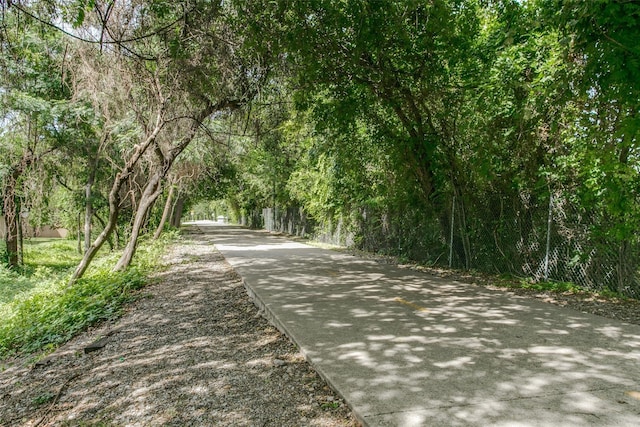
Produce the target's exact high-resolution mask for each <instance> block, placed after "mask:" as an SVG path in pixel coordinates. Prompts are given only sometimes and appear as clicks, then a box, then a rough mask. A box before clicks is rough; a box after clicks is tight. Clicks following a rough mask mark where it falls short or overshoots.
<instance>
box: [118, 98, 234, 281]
mask: <svg viewBox="0 0 640 427" xmlns="http://www.w3.org/2000/svg"><path fill="white" fill-rule="evenodd" d="M237 107H238V104H237V103H236V102H234V101H223V102H220V103H219V104H215V105H214V104H209V103H208V104H206V105H205V106H204V107H203V109H202V110H201V111H200V112H199V114H198V115H197V116H196V117H193V118H192V122H191V126H190V127H189V131H188V132H187V133H186V134H185V135H184V136H183V137H182V139H180V141H178V143H176V144H175V145H174V146H172V147H171V148H170V149H169V150H168V151H167V152H164V151H163V150H162V149H161V148H160V146H158V145H156V154H157V155H158V158H159V160H160V165H159V168H158V170H157V171H156V172H155V173H154V174H153V175H152V176H151V178H150V179H149V181H148V182H147V184H146V185H145V188H144V190H143V192H142V196H141V197H140V203H139V204H138V207H137V208H136V215H135V218H134V222H133V226H132V229H131V235H130V236H129V241H128V243H127V246H126V247H125V250H124V252H123V254H122V256H121V257H120V259H119V260H118V263H117V264H116V265H115V267H114V268H113V269H114V271H120V270H124V269H126V268H127V267H129V265H130V264H131V260H132V259H133V256H134V255H135V251H136V245H137V241H138V236H139V235H140V229H141V227H142V225H143V224H144V219H145V217H146V215H147V212H148V211H149V209H151V208H152V207H153V204H154V203H155V201H156V200H157V199H158V196H160V193H161V192H162V187H161V185H160V184H161V183H162V180H163V179H164V178H165V177H166V176H167V174H168V173H169V171H170V170H171V167H172V166H173V163H174V162H175V161H176V159H177V158H178V156H179V155H180V154H181V153H182V152H183V151H184V149H185V148H187V146H188V145H189V144H190V143H191V141H192V140H193V138H194V137H195V136H196V134H197V132H198V129H199V128H200V126H201V124H202V122H203V121H204V119H206V118H207V117H208V116H210V115H211V114H212V113H213V112H214V111H221V110H223V109H227V108H237Z"/></svg>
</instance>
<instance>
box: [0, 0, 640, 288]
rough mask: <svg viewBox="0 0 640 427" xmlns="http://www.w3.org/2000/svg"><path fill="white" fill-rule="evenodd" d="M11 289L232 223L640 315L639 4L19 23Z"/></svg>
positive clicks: (288, 4) (251, 5) (260, 12)
mask: <svg viewBox="0 0 640 427" xmlns="http://www.w3.org/2000/svg"><path fill="white" fill-rule="evenodd" d="M0 8H1V10H0V69H1V73H0V158H1V161H0V178H1V179H2V199H3V202H2V203H3V204H2V214H3V218H4V227H5V232H4V236H5V239H4V240H5V244H4V246H3V254H4V259H3V260H4V264H5V265H6V267H5V268H6V269H11V270H15V271H20V266H21V264H22V262H23V260H22V258H23V256H22V247H23V244H24V240H25V239H28V238H29V237H28V235H29V233H33V232H37V230H40V229H42V228H43V227H63V228H65V229H67V230H69V231H70V234H71V237H72V238H77V246H78V248H77V249H78V251H79V253H80V255H81V257H80V258H81V260H80V261H79V263H78V265H77V267H75V269H74V271H73V273H72V274H71V275H70V277H69V285H70V286H73V285H74V283H76V282H77V281H78V280H79V279H81V278H82V277H83V276H84V275H85V273H86V272H87V270H88V269H89V267H90V265H91V264H92V261H93V260H94V259H95V257H96V254H98V253H99V252H100V251H101V250H102V251H112V252H114V253H116V254H117V257H116V259H115V260H114V264H113V265H112V267H111V268H112V269H113V270H114V271H126V270H127V268H129V266H130V265H131V263H132V260H133V259H134V256H135V253H136V249H137V247H138V244H139V241H140V240H141V239H149V240H153V239H157V238H158V237H159V236H160V234H161V233H162V232H163V230H168V229H171V228H176V227H178V226H179V225H180V221H181V218H182V219H188V218H189V217H190V216H191V217H192V218H193V217H194V215H195V217H201V218H204V217H205V216H206V218H207V219H211V216H212V215H213V216H217V215H228V216H230V217H231V218H232V219H233V220H235V221H238V222H240V223H242V224H245V225H248V226H252V227H266V228H268V229H270V230H274V231H281V232H287V233H291V234H298V235H304V236H311V237H315V238H317V239H321V240H325V241H330V242H332V243H336V244H341V245H348V246H352V247H355V248H358V249H362V250H367V251H372V252H376V253H379V254H385V255H392V256H396V257H399V258H400V259H406V260H411V261H413V262H419V263H424V264H426V265H433V266H443V267H448V268H455V269H462V270H474V271H481V272H486V273H491V274H508V275H514V276H517V277H531V278H534V279H535V280H555V281H562V282H571V283H575V284H576V285H579V286H582V287H584V288H587V289H590V290H594V291H608V292H614V293H616V294H618V295H624V296H627V297H638V296H640V275H639V266H640V241H639V238H638V233H637V232H636V230H637V229H638V227H639V226H640V174H639V167H640V157H639V155H640V152H639V142H640V141H639V140H638V139H639V136H640V135H639V134H640V132H639V130H640V113H639V109H640V4H639V3H638V2H637V1H633V0H593V1H582V0H402V1H401V0H340V1H335V0H334V1H330V0H218V1H215V0H180V1H173V0H172V1H169V0H104V1H103V0H3V1H2V2H1V6H0Z"/></svg>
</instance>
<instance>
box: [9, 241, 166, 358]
mask: <svg viewBox="0 0 640 427" xmlns="http://www.w3.org/2000/svg"><path fill="white" fill-rule="evenodd" d="M175 239H176V234H170V235H167V236H165V237H163V238H162V239H160V240H159V241H156V242H151V241H148V242H141V244H140V246H139V249H138V251H137V253H136V258H135V260H134V264H133V265H132V266H131V267H130V268H129V269H128V270H127V271H125V272H112V271H111V267H112V266H113V265H114V264H115V262H116V260H117V258H118V255H119V254H118V253H108V254H103V255H102V256H101V257H100V258H99V259H97V260H96V261H94V263H93V264H92V266H91V268H90V269H89V271H88V272H87V273H86V275H85V277H83V278H82V279H80V280H79V281H78V282H77V283H75V284H74V285H73V286H68V280H69V277H70V274H71V272H72V271H73V268H74V267H75V265H76V264H77V262H78V260H79V255H77V254H74V252H73V247H74V243H73V242H70V241H63V240H62V241H61V240H58V241H52V242H41V243H38V244H37V245H34V246H37V247H32V248H31V249H29V250H27V249H26V248H25V267H24V271H23V272H22V274H19V273H17V272H13V271H9V270H7V269H6V268H0V294H1V295H2V299H0V358H6V357H8V356H11V355H15V354H28V353H32V352H36V351H39V350H50V349H54V348H56V347H57V346H59V345H60V344H62V343H64V342H66V341H68V340H69V339H71V338H72V337H73V336H74V335H76V334H77V333H78V332H81V331H83V330H85V329H86V328H87V327H88V326H90V325H92V324H95V323H97V322H100V321H103V320H108V319H114V318H116V317H118V316H119V315H120V314H121V312H122V309H123V307H124V305H125V304H126V303H127V302H129V301H131V300H132V299H133V298H135V295H136V290H138V289H140V288H141V287H143V286H144V285H145V284H146V283H147V282H148V276H149V274H150V273H151V272H152V271H154V270H156V269H158V268H159V259H160V256H161V254H162V252H163V251H164V250H165V248H166V246H167V244H170V243H171V242H172V241H173V240H175Z"/></svg>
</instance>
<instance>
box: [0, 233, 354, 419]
mask: <svg viewBox="0 0 640 427" xmlns="http://www.w3.org/2000/svg"><path fill="white" fill-rule="evenodd" d="M165 261H166V264H167V265H168V268H167V270H166V271H163V272H161V273H158V274H157V276H156V277H155V279H154V280H155V282H156V283H155V284H153V285H150V286H148V287H146V288H145V289H144V290H143V291H142V293H141V294H140V298H139V299H138V300H137V301H136V302H135V303H133V304H132V305H131V307H129V309H128V311H127V313H126V314H125V315H124V316H123V317H122V318H121V319H119V320H118V321H116V322H114V323H111V324H104V325H101V326H100V327H98V328H95V329H92V330H89V331H87V332H86V333H84V334H82V335H80V336H78V337H76V338H75V339H73V340H72V341H71V342H69V343H67V344H66V345H64V346H63V347H61V348H59V349H58V350H57V351H56V352H54V353H53V354H51V355H49V356H48V357H46V358H44V359H42V360H39V361H38V363H35V362H36V360H37V358H34V357H33V356H32V357H31V358H29V359H25V358H23V359H18V360H13V361H3V362H0V371H1V372H0V426H31V427H34V426H153V425H165V426H172V425H173V426H213V425H216V426H303V425H304V426H327V427H338V426H345V427H346V426H351V427H353V426H357V425H358V423H357V422H356V421H355V418H354V417H353V416H352V414H351V412H350V410H349V408H348V407H346V406H345V404H344V403H343V401H342V400H341V399H340V397H339V396H337V395H336V394H335V393H333V392H332V391H331V390H330V389H329V388H328V387H327V385H326V383H325V382H324V381H323V380H322V379H321V378H319V377H318V375H317V374H316V373H315V372H314V370H313V369H312V368H311V367H310V366H309V365H308V364H307V363H306V362H305V360H304V358H303V357H302V355H301V354H300V353H299V352H298V351H297V350H296V348H295V347H294V346H293V345H292V344H291V343H290V342H289V341H288V340H287V339H286V338H285V337H283V336H282V335H281V334H280V333H279V332H278V331H277V330H276V329H275V328H273V327H272V326H270V324H269V323H268V322H267V321H266V320H265V319H264V318H263V317H262V316H260V314H259V313H258V311H257V309H256V307H255V306H254V305H253V303H252V302H251V301H250V300H249V298H248V297H247V294H246V292H245V290H244V287H243V285H242V283H241V281H240V280H239V278H238V277H237V275H236V274H235V273H234V272H233V270H232V269H231V268H230V266H229V265H228V264H227V263H226V262H225V261H224V259H223V257H222V256H221V255H220V254H219V253H218V252H217V251H216V250H215V249H214V247H213V244H212V243H211V242H210V241H209V240H208V238H207V236H205V235H198V234H190V235H187V236H186V237H185V239H184V241H183V242H182V243H181V244H179V245H177V246H175V247H174V248H172V250H171V251H170V254H168V255H167V257H166V260H165ZM101 339H102V342H98V343H97V344H98V345H97V347H100V346H101V345H104V346H103V347H101V348H99V349H98V350H96V351H92V352H89V353H86V352H85V351H86V350H85V348H86V347H87V346H90V345H91V344H93V343H95V342H96V341H99V340H101Z"/></svg>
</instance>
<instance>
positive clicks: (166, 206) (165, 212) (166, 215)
mask: <svg viewBox="0 0 640 427" xmlns="http://www.w3.org/2000/svg"><path fill="white" fill-rule="evenodd" d="M174 191H175V187H174V186H173V185H169V193H167V200H166V201H165V202H164V209H163V210H162V218H160V224H158V228H156V232H155V233H154V234H153V240H158V238H159V237H160V234H162V231H163V230H164V225H165V224H166V223H167V219H168V218H169V215H170V214H171V205H172V202H173V192H174Z"/></svg>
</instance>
